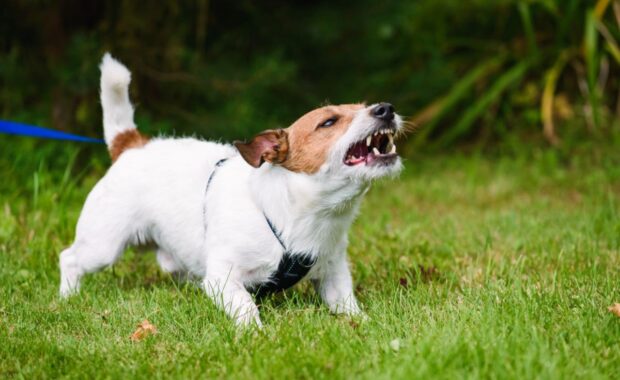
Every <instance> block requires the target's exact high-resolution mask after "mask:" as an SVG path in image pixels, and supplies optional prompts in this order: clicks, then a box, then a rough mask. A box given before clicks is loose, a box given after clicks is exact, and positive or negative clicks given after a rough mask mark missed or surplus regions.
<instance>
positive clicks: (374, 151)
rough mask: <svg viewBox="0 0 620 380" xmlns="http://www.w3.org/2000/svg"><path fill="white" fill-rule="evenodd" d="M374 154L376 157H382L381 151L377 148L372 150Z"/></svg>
mask: <svg viewBox="0 0 620 380" xmlns="http://www.w3.org/2000/svg"><path fill="white" fill-rule="evenodd" d="M372 152H373V153H374V154H375V156H378V155H380V154H381V153H379V149H377V148H372Z"/></svg>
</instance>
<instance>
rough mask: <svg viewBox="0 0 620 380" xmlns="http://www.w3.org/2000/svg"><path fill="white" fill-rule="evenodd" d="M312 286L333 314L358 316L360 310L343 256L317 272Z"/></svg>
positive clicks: (360, 312) (345, 259)
mask: <svg viewBox="0 0 620 380" xmlns="http://www.w3.org/2000/svg"><path fill="white" fill-rule="evenodd" d="M313 282H314V286H315V289H316V290H317V292H318V293H319V294H320V295H321V298H322V299H323V301H324V302H325V303H326V304H327V306H328V307H329V310H330V311H331V312H332V313H334V314H346V315H359V314H362V310H361V309H360V307H359V306H358V304H357V300H356V299H355V295H354V294H353V280H352V279H351V272H350V271H349V264H348V263H347V258H346V255H345V254H341V255H339V256H338V257H337V258H335V259H334V260H333V261H331V262H329V263H328V265H326V266H325V267H324V268H323V270H321V271H319V275H318V278H316V279H315V281H313Z"/></svg>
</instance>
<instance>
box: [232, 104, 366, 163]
mask: <svg viewBox="0 0 620 380" xmlns="http://www.w3.org/2000/svg"><path fill="white" fill-rule="evenodd" d="M362 108H364V105H363V104H344V105H338V106H333V105H330V106H325V107H321V108H318V109H315V110H313V111H310V112H308V113H307V114H305V115H304V116H302V117H300V118H299V119H297V121H295V122H294V123H293V124H292V125H291V126H290V127H288V128H286V129H279V130H277V131H274V130H268V131H265V132H262V133H260V134H258V135H257V136H256V137H254V139H252V141H250V142H249V143H243V142H235V146H236V147H237V149H238V150H239V153H241V156H242V157H243V159H245V161H246V162H247V163H248V164H250V165H252V166H253V167H255V168H257V167H259V166H260V165H261V164H262V163H263V162H265V161H267V162H270V163H272V164H279V165H281V166H283V167H284V168H286V169H288V170H290V171H293V172H302V173H307V174H312V173H316V172H317V171H318V170H319V168H320V167H321V166H322V165H323V164H324V163H325V161H326V160H327V154H328V152H329V149H330V148H331V147H332V146H333V145H334V144H335V143H336V141H337V140H338V139H339V138H340V137H342V135H344V134H345V132H346V131H347V130H348V128H349V126H350V125H351V122H352V121H353V118H354V117H355V114H356V112H357V111H359V110H360V109H362Z"/></svg>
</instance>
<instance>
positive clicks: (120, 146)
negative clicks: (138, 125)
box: [108, 129, 149, 162]
mask: <svg viewBox="0 0 620 380" xmlns="http://www.w3.org/2000/svg"><path fill="white" fill-rule="evenodd" d="M148 142H149V138H148V137H147V136H144V135H143V134H141V133H140V132H138V130H137V129H128V130H126V131H123V132H121V133H119V134H118V135H116V136H115V137H114V140H112V144H110V146H109V148H108V149H109V151H110V157H112V162H115V161H116V160H117V159H118V157H119V156H120V155H121V154H122V153H123V152H124V151H126V150H127V149H132V148H140V147H142V146H144V145H146V144H147V143H148Z"/></svg>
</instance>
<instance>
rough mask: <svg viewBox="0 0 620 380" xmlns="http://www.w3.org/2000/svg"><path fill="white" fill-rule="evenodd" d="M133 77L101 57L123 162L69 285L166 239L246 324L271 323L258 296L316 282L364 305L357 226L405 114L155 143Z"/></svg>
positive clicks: (376, 108) (80, 231) (70, 259)
mask: <svg viewBox="0 0 620 380" xmlns="http://www.w3.org/2000/svg"><path fill="white" fill-rule="evenodd" d="M130 79H131V74H130V72H129V71H128V70H127V68H126V67H125V66H123V65H122V64H121V63H120V62H118V61H116V60H115V59H113V58H112V57H111V56H110V55H109V54H106V55H105V56H104V58H103V61H102V63H101V103H102V107H103V126H104V135H105V141H106V143H107V144H108V147H109V150H110V154H111V156H112V159H113V161H114V164H113V165H112V166H111V167H110V169H109V170H108V172H107V173H106V175H105V176H104V177H103V178H102V179H101V180H100V181H99V183H97V185H96V186H95V187H94V189H93V190H92V191H91V193H90V194H89V195H88V198H87V199H86V203H85V204H84V208H83V210H82V213H81V216H80V218H79V221H78V224H77V231H76V237H75V241H74V243H73V244H72V245H71V246H70V247H69V248H67V249H66V250H64V251H63V252H62V253H61V255H60V271H61V280H60V294H61V295H62V296H63V297H66V296H69V295H71V294H73V293H75V292H76V291H77V290H78V288H79V285H80V278H81V277H82V276H83V275H84V274H86V273H90V272H95V271H97V270H100V269H102V268H104V267H106V266H108V265H111V264H113V263H114V262H115V261H117V260H118V258H119V257H120V256H121V254H122V253H123V250H124V249H125V248H126V247H127V246H128V245H137V244H142V243H145V242H152V243H155V244H156V245H157V247H158V249H157V261H158V263H159V264H160V266H161V268H162V269H163V270H164V271H166V272H173V273H184V274H188V275H192V276H197V277H199V278H200V279H201V280H202V284H203V286H204V289H205V291H206V293H207V294H208V295H209V296H210V297H211V298H212V299H213V301H214V302H215V303H216V304H217V305H218V306H219V307H220V308H222V309H224V310H225V311H226V313H227V314H228V315H230V316H231V317H232V318H234V319H235V320H236V322H237V323H238V324H241V325H245V324H251V323H256V324H258V325H260V318H259V313H258V309H257V307H256V305H255V303H254V301H253V298H252V295H251V294H252V293H254V294H256V295H257V296H262V295H264V294H268V293H271V292H276V291H279V290H283V289H286V288H288V287H290V286H292V285H294V284H295V283H296V282H297V281H299V280H300V279H301V278H303V277H307V278H309V279H312V280H313V282H314V284H315V287H316V289H317V291H318V292H319V294H320V295H321V297H322V299H323V300H324V301H325V303H326V304H327V305H328V307H329V309H330V310H331V311H332V312H334V313H345V314H349V315H354V314H358V313H361V311H360V308H359V306H358V304H357V301H356V299H355V296H354V294H353V284H352V280H351V274H350V271H349V267H348V264H347V255H346V250H347V244H348V240H347V232H348V230H349V227H350V225H351V223H352V222H353V219H354V218H355V215H356V213H357V210H358V208H359V205H360V201H361V200H362V197H363V195H364V194H365V193H366V191H367V190H368V187H369V184H370V182H371V180H373V179H376V178H379V177H384V176H389V175H395V174H397V173H398V172H399V171H400V169H401V167H402V165H401V160H400V158H399V157H398V155H397V154H396V146H395V145H394V140H393V137H394V135H395V134H396V133H397V132H398V131H399V130H400V129H401V126H402V120H401V118H400V117H399V116H398V115H397V114H395V113H394V108H393V107H392V105H390V104H387V103H379V104H373V105H370V106H366V105H364V104H348V105H339V106H326V107H322V108H319V109H316V110H314V111H311V112H309V113H307V114H305V115H304V116H302V117H301V118H300V119H298V120H297V121H296V122H295V123H293V124H292V125H291V126H290V127H288V128H286V129H279V130H267V131H264V132H262V133H260V134H258V135H257V136H256V137H254V138H253V139H252V141H250V142H249V143H242V142H236V143H235V144H234V146H233V145H227V144H219V143H215V142H207V141H200V140H197V139H192V138H183V139H164V138H156V139H151V140H149V139H148V138H146V137H144V136H142V135H141V134H140V133H139V132H138V131H137V130H136V126H135V124H134V122H133V112H134V110H133V107H132V105H131V103H130V101H129V95H128V87H129V82H130Z"/></svg>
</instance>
